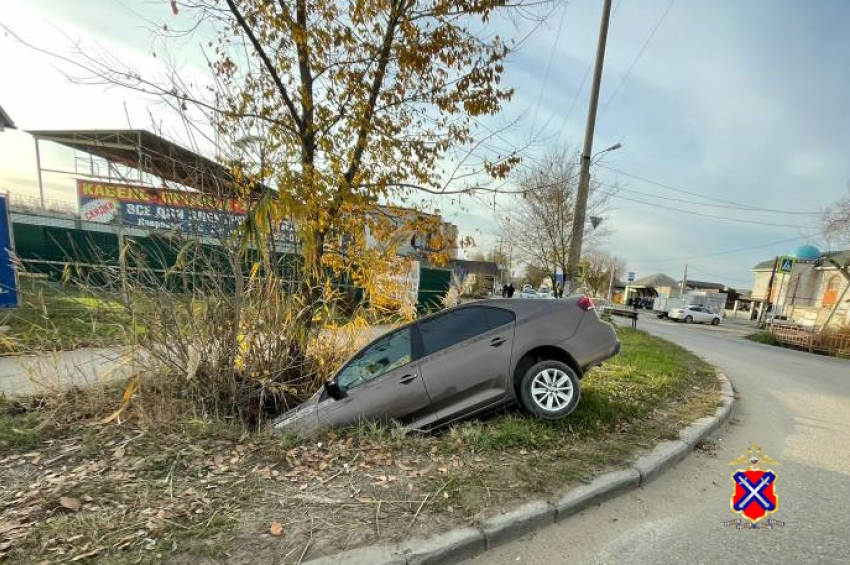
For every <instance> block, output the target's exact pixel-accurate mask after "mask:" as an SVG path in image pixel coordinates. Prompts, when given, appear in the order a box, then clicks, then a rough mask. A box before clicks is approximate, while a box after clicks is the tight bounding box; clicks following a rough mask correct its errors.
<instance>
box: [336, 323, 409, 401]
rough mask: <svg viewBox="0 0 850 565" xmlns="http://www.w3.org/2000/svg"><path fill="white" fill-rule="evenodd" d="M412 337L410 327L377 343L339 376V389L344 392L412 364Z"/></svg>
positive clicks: (337, 380)
mask: <svg viewBox="0 0 850 565" xmlns="http://www.w3.org/2000/svg"><path fill="white" fill-rule="evenodd" d="M411 335H412V334H411V328H409V327H408V328H403V329H401V330H398V331H396V332H393V333H391V334H390V335H388V336H386V337H384V338H382V339H380V340H379V341H376V342H375V343H374V344H372V346H371V347H369V348H368V349H366V350H365V351H363V352H362V353H361V354H360V355H358V356H357V357H355V358H354V359H352V361H351V362H350V363H349V364H348V365H346V367H345V368H344V369H343V370H342V371H341V372H340V373H339V375H337V378H336V382H337V384H338V385H339V387H340V388H341V389H343V390H347V389H351V388H354V387H356V386H358V385H360V384H363V383H365V382H369V381H371V380H374V379H376V378H378V377H380V376H381V375H383V374H384V373H386V372H387V371H392V370H393V369H397V368H399V367H401V366H403V365H406V364H408V363H410V361H411V359H412V354H413V349H412V340H411Z"/></svg>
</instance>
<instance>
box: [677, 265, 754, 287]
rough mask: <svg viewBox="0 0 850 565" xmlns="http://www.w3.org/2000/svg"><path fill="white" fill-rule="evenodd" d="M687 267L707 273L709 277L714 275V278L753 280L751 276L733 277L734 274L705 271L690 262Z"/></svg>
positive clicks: (739, 280)
mask: <svg viewBox="0 0 850 565" xmlns="http://www.w3.org/2000/svg"><path fill="white" fill-rule="evenodd" d="M688 269H691V270H694V271H696V272H698V273H702V274H703V275H707V276H709V277H715V278H718V279H728V280H731V281H733V282H734V281H738V282H753V278H752V277H734V276H733V277H730V276H729V275H718V274H717V273H712V272H709V271H706V270H704V269H700V268H699V267H696V266H694V265H692V264H691V263H688Z"/></svg>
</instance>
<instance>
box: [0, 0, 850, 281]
mask: <svg viewBox="0 0 850 565" xmlns="http://www.w3.org/2000/svg"><path fill="white" fill-rule="evenodd" d="M7 4H8V5H10V6H8V5H7V6H6V8H7V9H6V11H5V12H4V14H3V15H2V16H0V21H2V22H3V23H6V24H7V25H9V26H10V27H12V28H13V29H15V30H16V31H19V33H22V34H23V35H25V36H27V37H28V38H30V39H37V40H38V43H39V44H43V45H44V46H46V47H56V46H61V45H66V44H67V40H66V39H65V38H63V37H62V36H61V35H59V34H58V32H57V28H58V29H61V30H63V31H65V32H67V33H68V34H69V35H71V36H72V37H81V38H84V39H86V40H91V41H96V42H98V43H99V44H101V45H104V46H107V47H109V48H110V49H112V50H114V52H115V53H117V54H119V55H120V56H122V57H128V58H132V59H133V60H138V61H139V62H140V64H141V65H148V64H151V65H152V64H153V61H151V60H150V57H149V55H147V54H146V52H147V51H149V48H150V34H149V33H148V32H147V31H146V30H145V28H144V26H143V25H141V24H140V23H139V20H138V18H137V16H136V15H134V14H133V12H132V11H138V12H143V13H144V14H146V15H151V16H153V17H156V18H158V19H163V18H165V17H166V16H168V14H169V13H170V10H169V8H168V3H167V2H165V1H163V2H161V3H154V2H144V1H142V0H123V2H121V3H118V2H115V3H112V2H110V3H103V2H97V1H95V0H78V1H76V2H73V3H71V2H48V1H47V0H33V1H28V2H24V1H22V0H11V1H10V0H7ZM71 4H73V6H71ZM669 4H670V0H614V5H615V6H616V12H615V14H614V17H613V19H612V22H611V28H610V34H609V42H608V51H607V55H606V67H605V72H604V75H603V84H602V93H601V107H604V106H605V105H606V104H607V103H608V100H609V98H610V97H611V94H612V92H614V90H615V89H616V88H617V86H618V84H620V82H621V81H622V79H623V77H624V75H625V74H626V72H627V71H628V69H629V67H630V65H632V63H633V61H634V60H635V56H636V55H637V53H638V51H639V50H640V48H641V46H642V45H643V44H644V43H645V42H646V40H647V38H648V37H649V35H650V33H651V31H652V30H653V28H654V27H655V26H656V25H657V24H658V22H659V19H660V18H661V16H662V14H663V13H664V12H665V10H666V9H667V7H668V5H669ZM601 6H602V0H573V1H571V2H569V3H568V4H566V5H563V6H562V7H561V8H560V9H559V10H558V11H557V12H555V14H554V15H553V16H552V18H550V20H549V21H548V22H547V23H546V25H545V26H544V27H543V28H541V29H540V30H538V31H537V32H536V33H535V34H533V35H532V37H531V38H530V39H529V40H528V42H527V43H526V44H525V45H524V46H523V49H522V50H521V51H520V52H518V53H516V54H514V56H513V58H512V61H511V64H510V65H509V66H508V73H507V76H506V77H505V78H506V82H507V84H510V85H512V86H515V87H516V89H517V94H516V97H515V99H514V100H513V101H512V103H511V104H510V105H509V107H508V108H507V110H506V116H505V117H504V118H503V119H504V120H511V119H513V118H516V117H520V118H521V119H520V122H519V125H518V127H517V129H516V130H515V131H514V132H513V133H512V135H511V138H510V139H511V140H512V141H513V142H514V143H515V144H516V145H517V146H522V145H524V142H525V141H527V140H528V139H529V138H531V137H533V135H532V124H533V125H534V126H535V130H539V129H540V128H541V127H542V126H543V125H547V126H548V127H546V129H545V130H543V132H540V135H539V136H537V137H535V139H536V140H537V141H538V143H536V144H535V145H534V147H533V148H532V150H531V151H532V154H530V155H529V157H530V158H533V156H534V154H538V155H539V154H541V153H542V152H544V151H546V150H547V149H548V148H550V147H551V146H553V145H555V144H556V143H560V144H562V145H564V144H565V145H567V146H569V147H571V148H578V147H580V145H581V138H582V135H583V132H584V120H585V118H586V114H587V101H588V95H589V83H590V80H589V78H588V80H587V81H586V82H585V84H584V86H583V89H582V90H581V91H578V87H579V84H580V83H581V81H582V79H583V77H584V76H585V74H586V71H587V68H588V66H589V65H590V63H591V61H592V57H593V54H594V51H595V45H596V34H597V31H598V26H599V15H600V11H601ZM563 10H566V11H565V12H563ZM562 15H563V26H562V27H561V32H560V34H558V33H557V31H558V27H559V23H560V21H561V16H562ZM847 22H850V3H847V2H837V1H832V0H816V1H811V2H799V1H791V0H748V1H747V2H741V1H740V0H712V1H711V2H708V1H705V0H675V1H674V2H673V5H672V7H670V9H669V12H668V14H667V16H666V18H665V19H664V21H663V22H662V24H661V25H660V27H659V28H658V30H657V33H656V34H655V35H654V37H653V38H652V40H651V42H650V43H649V44H648V46H647V47H646V49H645V51H644V52H643V54H642V56H641V57H640V59H639V60H637V62H636V64H635V65H634V67H633V69H632V70H631V72H630V73H629V74H628V77H627V80H626V81H625V82H624V83H623V84H622V87H621V88H620V89H619V91H618V92H617V95H616V97H615V98H614V99H613V101H612V102H611V103H610V105H609V106H608V108H607V109H606V111H605V112H604V113H602V114H601V115H600V117H599V121H598V125H597V135H596V142H595V149H597V150H598V149H602V148H604V147H607V146H609V145H611V144H613V143H616V142H621V143H622V144H623V147H622V149H620V150H619V151H616V152H612V153H610V154H608V155H606V157H605V158H604V159H603V161H602V162H601V164H602V165H605V166H606V167H610V168H608V169H606V168H601V167H597V168H595V169H594V171H593V174H594V178H596V179H598V180H599V181H601V182H602V183H605V184H614V183H618V184H619V185H620V186H621V187H622V190H621V192H620V193H619V194H618V196H617V197H616V198H613V199H612V209H611V210H610V211H609V213H608V214H606V218H605V225H606V226H608V227H609V228H611V229H612V230H613V233H612V235H611V237H610V239H609V240H608V241H607V242H606V243H605V244H604V245H603V247H604V248H606V249H608V250H610V251H611V252H613V253H616V254H617V255H619V256H621V257H622V258H624V259H625V260H626V262H627V264H628V266H629V270H633V271H635V272H636V273H637V276H639V277H640V276H643V275H647V274H650V273H653V272H657V271H662V272H667V273H668V274H670V275H671V276H674V277H678V276H680V273H681V271H682V268H683V266H684V263H685V262H688V263H689V264H690V275H691V277H692V278H701V279H719V280H720V281H721V282H726V283H727V284H729V285H731V286H737V287H740V288H747V287H749V286H750V285H751V280H752V279H751V276H750V272H749V268H750V267H751V266H752V265H754V264H755V263H756V262H758V261H760V260H762V259H764V258H766V257H770V256H773V255H775V254H781V253H784V252H786V251H788V250H789V249H790V248H792V247H794V246H796V245H797V244H799V243H803V242H811V243H815V244H817V245H820V246H823V245H824V242H822V241H820V239H819V238H818V236H817V233H816V230H815V229H814V228H815V227H816V222H817V218H816V217H815V216H814V215H810V214H805V213H804V212H816V211H818V210H820V209H822V208H824V207H825V206H827V205H828V204H829V203H830V202H832V201H835V200H836V199H837V198H839V197H840V196H841V195H842V194H844V193H846V190H847V189H846V186H847V183H848V181H850V127H848V125H850V118H848V111H847V106H848V101H850V42H848V41H847V40H846V30H847ZM0 53H2V54H4V55H3V56H0V76H4V77H16V78H15V79H14V80H3V81H2V82H0V104H2V105H3V107H4V108H5V109H6V111H7V112H8V113H10V114H11V116H12V117H13V119H15V121H16V122H17V123H18V126H19V127H21V128H23V129H39V128H42V129H46V128H57V129H58V128H65V127H68V128H71V127H79V128H97V127H103V128H117V127H125V126H126V125H127V118H126V114H125V108H124V105H125V104H126V106H127V114H129V115H130V119H131V121H132V122H133V125H134V126H136V127H148V124H149V118H148V109H151V110H152V111H154V112H156V110H157V109H158V106H157V105H156V103H155V102H154V101H152V100H146V99H144V98H141V97H139V96H138V95H135V94H133V93H130V92H119V91H116V90H109V91H104V90H103V89H102V87H83V86H77V85H71V84H69V83H68V82H67V81H66V79H65V78H64V76H63V75H62V73H61V72H60V71H59V70H57V69H56V68H55V67H54V64H53V63H52V62H51V61H50V60H49V59H47V58H46V57H44V56H41V55H38V54H35V53H33V52H31V51H29V50H26V49H23V48H21V47H19V46H16V45H15V44H14V42H12V41H11V40H10V39H9V38H3V37H0ZM550 57H551V59H552V65H551V66H548V62H549V60H550ZM547 67H548V68H549V72H548V79H547V80H545V88H544V77H546V76H547V72H546V71H547ZM577 91H578V94H577ZM576 96H578V97H577V98H576ZM574 99H575V104H573V100H574ZM538 101H539V102H540V104H538ZM571 105H572V106H573V108H572V111H571V112H570V113H569V116H568V119H566V122H565V117H567V110H568V109H569V107H570V106H571ZM562 125H563V127H562ZM175 136H178V137H179V133H178V132H177V131H176V130H175ZM32 153H33V152H32V142H31V141H29V140H27V139H26V138H25V136H23V135H22V134H17V133H10V132H8V131H7V132H5V133H3V134H0V186H3V187H6V188H10V189H12V190H15V191H19V190H21V191H23V190H32V188H33V187H34V183H35V180H34V172H35V165H34V157H33V155H32ZM529 161H530V159H529ZM611 168H613V169H617V170H619V171H622V172H623V173H627V174H628V175H632V176H626V175H625V174H620V173H617V172H614V171H612V170H611ZM635 177H641V178H643V179H649V180H651V181H654V182H655V183H657V184H651V183H647V182H645V181H643V180H639V179H638V178H635ZM48 182H49V185H48V187H49V190H50V192H49V196H50V197H53V198H65V197H69V198H70V197H71V196H70V195H71V192H70V191H71V190H72V185H71V184H68V183H67V181H66V180H65V179H62V178H55V179H49V181H48ZM659 184H661V185H667V186H670V187H676V188H678V189H683V190H685V191H687V192H690V193H693V194H699V195H704V196H706V197H710V198H713V199H716V200H708V199H705V198H698V197H696V196H694V195H693V194H687V193H683V192H676V191H673V190H670V189H668V188H663V187H662V186H659ZM640 193H642V194H640ZM671 198H673V199H679V200H671ZM635 200H640V201H642V202H649V203H654V204H655V205H646V204H640V203H637V202H635ZM718 200H720V201H722V202H719V201H718ZM490 203H491V204H492V201H491V202H490ZM438 204H439V205H440V207H441V208H442V209H443V210H453V211H452V212H446V215H447V216H448V217H449V219H451V220H453V221H455V222H456V223H458V224H459V226H460V229H461V232H462V233H465V234H469V235H472V236H473V237H475V239H476V241H478V242H479V244H480V245H481V246H482V247H491V246H492V245H493V244H494V242H495V241H496V239H497V237H498V229H497V225H496V222H495V217H494V211H493V210H492V209H491V208H488V207H487V206H484V205H482V204H481V203H479V202H478V201H477V200H474V201H470V200H467V201H466V203H465V205H464V207H463V208H459V207H457V206H455V205H454V203H452V202H450V201H448V200H446V201H444V202H442V203H438ZM496 205H497V211H498V210H499V209H504V208H508V207H509V206H510V197H506V196H505V197H499V198H498V199H497V202H496ZM660 206H666V207H668V208H680V209H682V210H684V212H677V211H673V210H669V209H663V208H661V207H660ZM753 207H759V208H769V209H773V210H780V211H783V212H792V213H779V212H767V211H758V210H753V209H752V208H753ZM793 212H797V213H796V214H794V213H793ZM496 213H498V212H496ZM699 214H702V215H699ZM707 216H721V217H726V218H735V219H737V220H738V221H727V220H723V219H718V218H712V217H707ZM756 222H759V223H756ZM763 224H778V225H763ZM789 226H801V227H789ZM792 240H793V241H792ZM780 241H782V242H783V243H775V244H772V245H771V243H772V242H780ZM755 246H763V247H762V248H761V249H751V250H745V251H741V252H737V253H727V254H718V253H719V252H725V251H730V250H736V249H742V248H747V247H755Z"/></svg>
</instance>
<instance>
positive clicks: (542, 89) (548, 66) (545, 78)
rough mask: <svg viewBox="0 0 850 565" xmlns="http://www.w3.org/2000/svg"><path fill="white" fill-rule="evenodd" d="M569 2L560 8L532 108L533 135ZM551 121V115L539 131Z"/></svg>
mask: <svg viewBox="0 0 850 565" xmlns="http://www.w3.org/2000/svg"><path fill="white" fill-rule="evenodd" d="M568 6H569V4H566V3H565V4H564V7H563V10H561V21H560V22H559V23H558V31H557V33H556V34H555V41H554V42H552V50H551V51H550V52H549V61H548V63H546V73H545V74H544V75H543V86H541V87H540V94H539V95H538V96H537V106H535V108H534V117H533V118H532V120H531V135H532V136H534V126H535V125H537V113H538V112H539V111H540V104H541V103H542V102H543V94H544V93H545V92H546V86H547V85H548V83H549V72H550V71H551V70H552V60H553V59H554V58H555V50H556V49H557V48H558V43H559V42H560V40H561V30H563V29H564V18H565V16H566V15H567V7H568ZM550 121H552V116H551V115H550V116H549V119H548V120H547V121H546V124H545V125H544V126H543V127H542V128H540V131H543V130H545V129H546V128H547V127H548V126H549V122H550Z"/></svg>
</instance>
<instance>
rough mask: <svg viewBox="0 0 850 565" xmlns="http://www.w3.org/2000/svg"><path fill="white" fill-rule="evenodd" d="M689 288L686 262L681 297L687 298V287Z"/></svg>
mask: <svg viewBox="0 0 850 565" xmlns="http://www.w3.org/2000/svg"><path fill="white" fill-rule="evenodd" d="M686 288H688V264H687V263H685V274H684V275H682V289H681V298H682V300H684V299H685V289H686Z"/></svg>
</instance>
